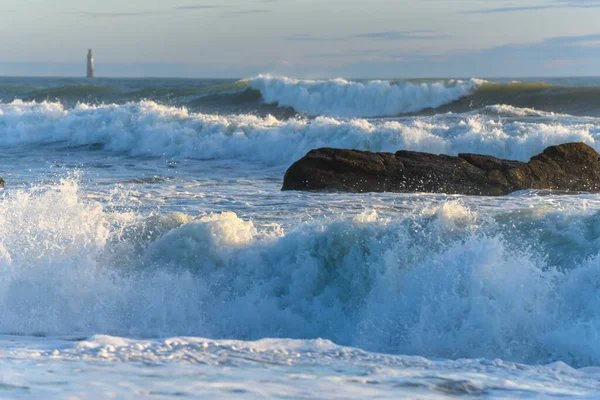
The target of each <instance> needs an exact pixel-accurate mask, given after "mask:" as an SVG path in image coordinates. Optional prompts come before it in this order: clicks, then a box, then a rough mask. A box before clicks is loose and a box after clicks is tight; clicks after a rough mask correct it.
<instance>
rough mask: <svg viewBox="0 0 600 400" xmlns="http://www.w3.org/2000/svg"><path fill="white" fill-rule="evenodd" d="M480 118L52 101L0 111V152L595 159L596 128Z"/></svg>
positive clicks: (587, 122) (282, 162)
mask: <svg viewBox="0 0 600 400" xmlns="http://www.w3.org/2000/svg"><path fill="white" fill-rule="evenodd" d="M485 113H487V114H492V115H491V116H489V115H485ZM485 113H484V114H481V113H477V114H464V115H450V116H439V117H432V118H430V117H415V118H405V119H398V120H365V119H352V120H339V119H335V118H327V117H318V118H315V119H295V118H293V119H286V120H280V119H277V118H275V117H272V116H267V117H257V116H255V115H245V114H242V115H236V116H219V115H209V114H200V113H194V112H190V111H189V110H187V109H185V108H178V107H170V106H164V105H160V104H157V103H155V102H152V101H142V102H137V103H126V104H122V105H117V104H112V105H89V104H84V103H80V104H78V105H77V106H75V107H74V108H67V107H66V106H64V105H62V104H61V103H57V102H41V103H36V102H23V101H14V102H12V103H8V104H6V103H5V104H2V103H0V138H1V141H0V146H1V147H4V148H7V147H11V146H12V147H14V146H22V145H31V146H34V145H44V144H46V145H48V144H54V145H59V146H66V147H69V146H91V145H101V146H102V147H103V148H104V150H106V151H112V152H120V153H125V154H129V155H132V156H159V157H163V156H167V157H191V158H195V159H204V160H206V159H211V160H212V159H221V160H242V161H251V162H257V163H263V164H268V165H273V166H282V167H283V166H285V167H288V166H289V164H290V163H292V162H294V161H296V160H297V159H298V158H300V157H302V156H304V155H305V154H306V153H307V152H308V151H309V150H311V149H314V148H318V147H338V148H354V149H362V150H371V151H389V152H395V151H397V150H399V149H407V150H415V151H427V152H433V153H443V154H450V155H455V154H457V153H461V152H462V153H465V152H467V153H483V154H490V155H493V156H497V157H500V158H508V159H517V160H523V161H526V160H528V159H529V158H530V157H531V156H533V155H535V154H538V153H540V152H541V151H542V150H543V149H544V148H545V147H547V146H549V145H553V144H560V143H565V142H576V141H581V142H585V143H587V144H589V145H591V146H593V147H595V148H596V149H599V150H600V143H599V142H598V138H599V135H600V125H599V124H598V121H597V120H595V119H582V118H571V117H568V116H564V117H560V116H555V115H553V114H550V115H546V114H543V113H539V112H534V110H526V109H525V110H523V109H515V108H511V107H507V106H497V107H491V108H489V109H487V110H485ZM532 113H533V114H534V115H535V116H536V119H535V120H532V121H520V120H514V119H510V118H509V119H507V120H503V119H502V118H498V115H507V114H511V115H517V116H518V115H520V114H532Z"/></svg>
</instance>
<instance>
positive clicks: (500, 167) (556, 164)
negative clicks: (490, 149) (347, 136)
mask: <svg viewBox="0 0 600 400" xmlns="http://www.w3.org/2000/svg"><path fill="white" fill-rule="evenodd" d="M523 189H553V190H561V191H577V192H600V154H598V153H597V152H596V151H595V150H594V149H593V148H591V147H590V146H588V145H586V144H584V143H565V144H561V145H558V146H550V147H548V148H546V149H545V150H544V151H543V152H542V153H541V154H538V155H537V156H534V157H532V158H531V160H530V161H529V162H526V163H524V162H520V161H510V160H502V159H499V158H496V157H492V156H485V155H479V154H459V155H458V156H457V157H452V156H446V155H435V154H429V153H419V152H415V151H405V150H402V151H398V152H396V153H395V154H393V153H373V152H369V151H359V150H345V149H332V148H321V149H316V150H311V151H310V152H308V153H307V154H306V156H304V157H303V158H301V159H300V160H298V161H296V162H295V163H294V164H293V165H292V166H291V167H290V168H289V169H288V170H287V172H286V174H285V177H284V180H283V187H282V190H330V191H344V192H354V193H360V192H401V193H407V192H430V193H448V194H466V195H488V196H500V195H505V194H508V193H511V192H514V191H517V190H523Z"/></svg>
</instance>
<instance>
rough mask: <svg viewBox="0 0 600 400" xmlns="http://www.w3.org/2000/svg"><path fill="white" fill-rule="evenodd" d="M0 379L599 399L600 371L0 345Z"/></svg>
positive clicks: (169, 388)
mask: <svg viewBox="0 0 600 400" xmlns="http://www.w3.org/2000/svg"><path fill="white" fill-rule="evenodd" d="M74 339H75V341H74ZM77 339H80V340H81V339H83V340H82V341H76V340H77ZM0 373H1V374H2V386H1V388H0V390H1V391H2V393H3V394H9V395H10V396H12V397H36V398H44V399H54V398H56V399H63V398H71V397H76V398H86V399H96V398H97V399H104V398H115V397H116V398H139V397H140V396H141V397H157V396H159V397H175V396H177V397H181V396H186V395H189V396H196V397H201V398H239V397H240V396H243V397H250V398H254V397H256V398H262V397H269V398H271V397H282V396H283V397H288V398H302V397H310V398H324V399H329V398H331V399H338V398H340V397H343V398H345V399H364V398H382V399H397V398H420V399H441V398H456V397H457V396H468V395H469V396H473V397H483V396H485V397H491V398H495V399H496V398H497V399H501V398H507V399H510V398H521V397H543V398H548V397H554V396H556V397H561V398H566V397H568V398H573V397H583V398H594V396H595V395H596V394H597V371H594V369H592V368H586V369H582V370H576V369H573V368H571V367H569V366H568V365H566V364H564V363H561V362H556V363H552V364H549V365H543V366H530V365H524V364H515V363H511V362H505V361H501V360H494V361H488V360H457V361H449V360H440V359H438V360H429V359H427V358H424V357H411V356H395V355H386V354H379V353H369V352H365V351H362V350H359V349H356V348H351V347H343V346H338V345H335V344H334V343H332V342H330V341H327V340H321V339H316V340H290V339H263V340H260V341H240V340H218V341H217V340H210V339H204V338H193V337H173V338H168V339H155V340H140V339H125V338H121V337H114V336H105V335H94V336H91V337H87V338H76V337H75V338H73V337H49V338H22V337H14V336H12V337H7V336H0ZM123 377H126V382H125V381H124V379H123Z"/></svg>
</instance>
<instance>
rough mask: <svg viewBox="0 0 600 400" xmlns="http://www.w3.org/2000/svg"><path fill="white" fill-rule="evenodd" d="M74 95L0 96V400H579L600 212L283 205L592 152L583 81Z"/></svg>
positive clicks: (546, 198) (348, 201)
mask: <svg viewBox="0 0 600 400" xmlns="http://www.w3.org/2000/svg"><path fill="white" fill-rule="evenodd" d="M92 83H93V85H90V84H89V81H84V80H76V79H71V80H65V79H40V78H1V79H0V98H2V103H0V159H1V160H2V163H1V164H0V176H1V177H3V178H4V179H5V181H6V188H5V189H3V190H1V191H0V269H1V270H2V271H1V272H2V273H0V335H2V336H0V371H1V374H0V397H37V398H65V397H67V396H69V395H73V396H80V397H85V398H92V397H98V398H104V397H106V396H109V395H113V396H115V397H118V398H123V397H131V398H133V397H136V396H147V397H151V396H152V397H157V398H161V397H162V398H169V397H171V396H174V395H185V396H192V397H193V396H196V397H202V396H205V397H207V396H210V397H215V396H218V397H233V398H239V397H247V398H255V397H264V396H270V397H282V398H283V397H285V398H290V397H291V398H301V397H305V398H313V397H325V398H351V397H356V398H365V397H388V398H401V397H405V398H415V397H419V398H444V397H452V396H461V395H473V396H483V397H490V398H514V397H531V398H536V397H552V396H557V397H559V396H561V397H583V398H595V397H598V394H599V393H600V380H599V379H598V378H599V377H600V374H599V372H598V371H599V370H598V367H600V346H599V345H600V339H599V338H600V291H599V290H598V288H599V287H600V269H599V264H600V212H599V211H600V196H598V195H595V194H578V195H559V194H554V193H550V192H536V191H525V192H518V193H514V194H512V195H510V196H505V197H497V198H490V197H469V196H448V195H444V194H423V193H420V194H390V193H387V194H342V193H300V192H280V187H281V183H282V177H283V174H284V172H285V170H286V168H287V167H288V166H289V165H290V164H291V163H292V162H294V161H295V160H296V159H298V158H300V157H302V156H303V155H304V154H305V153H306V152H307V151H308V150H310V149H313V148H316V147H322V146H330V147H343V148H356V149H364V150H373V151H396V150H399V149H411V150H421V151H430V152H435V153H444V154H457V153H458V152H478V153H484V154H491V155H495V156H498V157H503V158H510V159H519V160H527V159H529V157H531V156H532V155H535V154H537V153H539V152H540V151H541V150H542V149H544V148H545V147H546V146H548V145H552V144H559V143H564V142H572V141H583V142H586V143H588V144H589V145H591V146H593V147H595V148H596V149H598V150H600V141H599V139H598V137H599V135H600V119H597V118H596V117H595V116H596V115H597V110H598V107H597V106H596V104H597V103H594V101H597V98H596V97H597V96H595V95H594V93H596V91H600V89H597V86H596V85H597V84H598V85H600V80H598V79H568V80H551V81H548V82H537V80H529V81H527V82H521V83H511V82H510V81H501V80H500V81H497V82H488V81H482V80H477V79H463V80H445V81H435V80H429V81H407V82H404V81H389V82H388V81H384V82H382V81H379V82H369V81H361V82H350V81H345V80H330V81H298V80H294V79H290V78H275V77H269V76H261V77H257V78H254V79H249V80H245V81H200V80H198V81H196V80H151V79H149V80H94V81H92ZM599 87H600V86H599ZM599 93H600V92H599ZM586 96H588V97H586Z"/></svg>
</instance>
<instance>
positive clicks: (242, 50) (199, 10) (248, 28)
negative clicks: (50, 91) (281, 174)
mask: <svg viewBox="0 0 600 400" xmlns="http://www.w3.org/2000/svg"><path fill="white" fill-rule="evenodd" d="M598 21H600V0H521V1H512V0H395V1H393V0H369V1H366V0H245V1H243V0H213V1H211V0H170V1H165V0H102V1H86V0H79V1H76V0H52V1H50V0H2V1H1V2H0V36H1V37H2V40H0V74H2V75H67V76H77V75H81V74H83V73H84V72H85V54H86V51H87V48H88V47H92V48H93V49H94V56H95V59H96V69H97V73H98V75H101V76H188V77H195V76H200V77H224V76H230V77H248V76H252V75H255V74H257V73H261V72H267V73H275V74H286V75H291V76H302V77H329V76H349V77H373V78H376V77H398V78H401V77H443V76H464V77H467V76H477V77H490V76H548V75H550V76H575V75H600V24H599V23H598Z"/></svg>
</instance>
